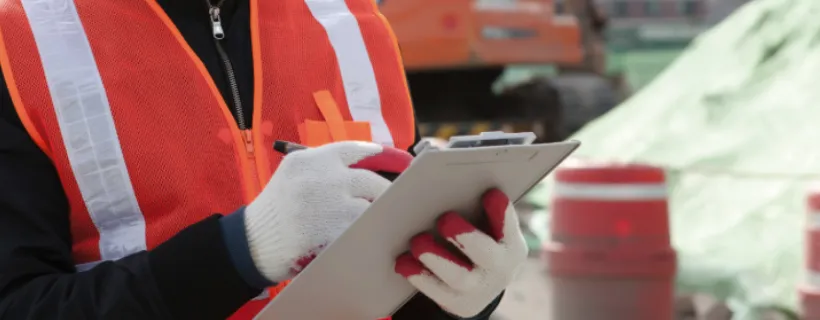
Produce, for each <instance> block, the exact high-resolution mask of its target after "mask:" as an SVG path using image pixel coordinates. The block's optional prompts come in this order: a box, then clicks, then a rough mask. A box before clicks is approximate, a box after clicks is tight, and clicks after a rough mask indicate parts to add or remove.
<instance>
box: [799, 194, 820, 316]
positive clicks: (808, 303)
mask: <svg viewBox="0 0 820 320" xmlns="http://www.w3.org/2000/svg"><path fill="white" fill-rule="evenodd" d="M807 207H808V210H807V211H808V214H807V219H806V220H807V222H806V230H805V238H806V243H805V250H806V251H805V254H806V280H805V282H804V283H803V285H802V286H800V289H799V294H800V307H801V309H802V313H803V318H802V319H804V320H820V188H817V187H815V188H812V189H811V190H810V191H809V194H808V198H807Z"/></svg>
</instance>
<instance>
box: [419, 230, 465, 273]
mask: <svg viewBox="0 0 820 320" xmlns="http://www.w3.org/2000/svg"><path fill="white" fill-rule="evenodd" d="M410 252H411V253H412V254H413V257H415V258H416V259H418V260H419V261H421V260H422V258H421V256H422V255H423V254H426V253H430V254H434V255H436V256H438V257H440V258H443V259H446V260H448V261H450V262H452V263H454V264H456V265H458V266H460V267H462V268H464V269H466V270H467V271H472V270H473V265H472V264H471V263H468V262H466V261H464V259H461V258H459V257H458V256H456V255H455V254H453V253H452V252H450V250H447V248H445V247H444V246H442V245H441V244H438V243H437V242H436V239H435V238H434V237H433V235H432V234H429V233H422V234H419V235H417V236H415V237H413V239H411V240H410Z"/></svg>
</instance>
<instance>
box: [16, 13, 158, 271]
mask: <svg viewBox="0 0 820 320" xmlns="http://www.w3.org/2000/svg"><path fill="white" fill-rule="evenodd" d="M22 4H23V8H24V9H25V11H26V15H27V16H28V19H29V24H30V25H31V31H32V33H33V34H34V40H35V42H36V43H37V49H38V51H39V53H40V60H41V61H42V63H43V71H45V77H46V81H47V82H48V89H49V91H50V92H51V101H52V103H53V104H54V111H55V112H56V114H57V122H58V123H59V126H60V133H61V134H62V136H63V143H64V144H65V147H66V152H67V153H68V160H69V162H70V164H71V170H72V171H73V172H74V177H75V179H76V180H77V185H78V186H79V188H80V193H81V194H82V196H83V200H84V201H85V204H86V207H88V213H89V214H90V215H91V220H92V221H94V224H95V225H96V227H97V230H98V231H99V234H100V244H99V246H100V255H101V257H102V259H104V260H115V259H119V258H122V257H125V256H127V255H130V254H132V253H134V252H137V251H140V250H145V248H146V244H145V219H144V218H143V216H142V213H141V212H140V208H139V205H138V204H137V199H136V197H135V196H134V189H133V188H132V186H131V179H130V178H129V176H128V169H127V168H126V166H125V160H124V159H123V156H122V149H121V148H120V141H119V138H118V137H117V131H116V128H115V127H114V119H113V117H112V116H111V110H110V108H109V104H108V97H107V96H106V94H105V88H103V83H102V79H101V78H100V72H99V70H98V69H97V64H96V62H95V60H94V54H93V53H92V52H91V46H90V44H89V43H88V38H87V37H86V34H85V30H84V29H83V26H82V23H81V22H80V17H79V15H78V14H77V8H76V7H75V6H74V2H73V1H72V0H22Z"/></svg>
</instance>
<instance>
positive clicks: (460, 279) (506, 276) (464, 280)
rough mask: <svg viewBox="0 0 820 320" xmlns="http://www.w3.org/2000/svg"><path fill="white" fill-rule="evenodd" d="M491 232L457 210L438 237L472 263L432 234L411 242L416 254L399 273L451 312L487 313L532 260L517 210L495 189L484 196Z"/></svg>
mask: <svg viewBox="0 0 820 320" xmlns="http://www.w3.org/2000/svg"><path fill="white" fill-rule="evenodd" d="M482 201H483V204H484V210H485V211H486V215H487V220H488V222H489V230H488V231H489V234H487V233H484V232H482V231H479V230H478V229H476V228H475V227H474V226H473V225H472V224H470V223H469V222H467V221H466V220H464V218H462V217H461V216H459V215H458V214H457V213H455V212H448V213H445V214H444V215H442V216H441V217H440V218H439V220H438V223H437V230H438V233H439V234H440V235H441V236H442V237H443V238H445V239H447V241H449V242H450V243H452V244H453V245H455V247H456V248H458V249H459V250H461V252H462V253H464V256H465V257H466V258H467V259H469V262H468V261H467V260H466V259H464V258H462V257H460V256H457V255H455V254H453V253H452V252H450V251H449V250H448V249H447V248H446V247H445V246H444V245H442V244H440V243H437V242H436V240H435V239H434V238H433V235H432V234H430V233H423V234H420V235H417V236H415V237H414V238H413V239H412V240H411V241H410V253H407V254H404V255H402V256H399V257H398V258H397V259H396V272H397V273H399V274H401V275H402V276H404V277H405V278H407V280H409V281H410V283H411V284H412V285H413V286H415V287H416V288H417V289H418V290H419V291H420V292H421V293H423V294H424V295H426V296H427V297H429V298H430V299H432V300H433V301H435V302H436V303H438V305H439V306H440V307H441V308H442V309H444V310H445V311H447V312H449V313H451V314H453V315H455V316H459V317H462V318H471V317H474V316H476V315H478V314H479V313H481V311H482V310H484V309H485V308H486V307H487V306H488V305H489V304H490V303H491V302H493V300H494V299H496V298H497V297H498V295H500V294H501V292H502V291H504V289H505V288H506V287H507V286H508V285H509V284H510V282H512V280H513V277H514V276H515V274H516V273H517V271H518V269H519V267H520V266H521V265H522V264H523V263H524V262H525V261H526V259H527V244H526V242H525V241H524V235H523V234H522V233H521V229H520V228H519V225H518V216H517V214H516V212H515V209H514V207H513V205H512V203H510V201H509V199H508V198H507V196H506V195H504V193H502V192H501V191H499V190H496V189H494V190H490V191H489V192H487V193H486V194H484V196H483V198H482Z"/></svg>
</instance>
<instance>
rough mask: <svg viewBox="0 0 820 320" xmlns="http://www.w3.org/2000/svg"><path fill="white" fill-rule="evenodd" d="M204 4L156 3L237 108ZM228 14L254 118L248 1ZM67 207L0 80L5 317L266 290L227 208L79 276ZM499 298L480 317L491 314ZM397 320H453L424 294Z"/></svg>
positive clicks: (94, 314) (202, 304)
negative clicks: (242, 254)
mask: <svg viewBox="0 0 820 320" xmlns="http://www.w3.org/2000/svg"><path fill="white" fill-rule="evenodd" d="M205 1H206V0H158V2H159V3H160V5H161V6H162V7H163V8H164V9H165V11H166V13H167V14H168V16H170V18H171V20H173V22H174V23H175V24H176V26H177V28H178V29H179V30H180V32H181V33H182V35H183V36H184V37H185V40H186V41H187V42H188V43H189V44H190V46H191V47H192V48H193V50H194V51H195V52H196V53H197V55H198V56H199V58H200V59H201V60H202V61H203V63H204V64H205V66H206V67H207V69H208V71H209V72H210V74H211V77H212V78H213V79H214V81H215V83H216V85H217V86H218V87H219V89H220V91H221V92H222V94H223V96H224V97H227V99H225V100H226V101H228V102H229V106H230V101H231V99H230V94H231V93H230V87H229V86H228V84H227V80H226V79H227V78H226V75H225V73H224V68H223V65H222V63H221V61H220V60H219V58H218V55H217V52H216V48H215V46H214V42H213V38H212V34H211V31H210V25H209V20H208V16H207V14H208V11H207V10H208V7H207V6H206V2H205ZM222 12H223V13H222V18H223V24H225V26H226V30H225V33H226V38H225V40H223V41H225V43H224V44H225V49H226V51H227V54H228V56H229V57H230V58H231V60H232V62H233V65H234V69H235V72H236V76H237V82H238V84H239V93H240V97H241V99H242V100H243V102H244V103H243V105H244V106H245V109H244V112H243V114H236V111H235V110H233V108H231V112H232V113H234V114H233V115H234V117H244V118H245V119H250V118H251V114H252V110H251V109H250V106H253V102H252V99H253V92H252V90H253V68H252V61H253V59H252V58H251V57H252V54H251V41H250V19H249V5H248V1H247V0H227V1H226V2H225V3H224V4H223V8H222ZM124 23H127V22H124ZM283 45H286V44H283ZM180 121H185V119H180ZM247 122H248V123H250V121H247ZM68 212H69V208H68V202H67V199H66V196H65V193H64V191H63V188H62V185H61V183H60V180H59V178H58V176H57V172H56V170H55V168H54V166H53V165H52V163H51V162H50V160H49V158H48V157H47V156H46V155H45V154H44V153H43V152H42V151H41V150H40V149H39V148H38V147H37V146H36V145H35V143H34V142H33V141H32V140H31V138H30V137H29V136H28V134H27V133H26V131H25V129H24V128H23V126H22V124H21V122H20V119H19V118H18V116H17V114H16V112H15V111H14V108H13V105H12V101H11V98H10V96H9V92H8V88H7V87H6V84H5V83H4V81H3V79H2V77H0V319H15V320H17V319H71V320H75V319H117V320H125V319H224V318H226V317H227V316H229V315H230V314H231V313H233V312H234V311H235V310H237V309H238V308H239V307H240V306H242V305H243V304H244V303H245V302H246V301H248V300H250V299H251V298H253V297H255V296H256V295H257V294H259V293H260V292H261V290H260V289H257V288H255V287H253V286H250V285H249V284H248V283H246V282H245V281H243V278H242V277H241V276H240V274H239V273H238V272H237V271H236V268H235V267H234V265H233V264H232V262H231V259H230V255H229V251H228V247H227V246H226V244H225V241H224V238H223V232H222V231H221V227H220V225H221V223H220V220H221V219H222V216H221V215H219V214H214V215H213V216H211V217H209V218H207V219H205V220H203V221H201V222H199V223H196V224H194V225H192V226H190V227H188V228H186V229H185V230H183V231H182V232H180V233H179V234H177V235H176V236H174V237H172V238H171V239H170V240H168V241H167V242H165V243H163V244H161V245H160V246H158V247H157V248H155V249H153V250H151V251H148V252H140V253H137V254H134V255H131V256H128V257H126V258H123V259H121V260H119V261H116V262H107V263H103V264H100V265H98V266H97V267H95V268H94V269H92V270H90V271H87V272H82V273H75V271H76V270H75V268H74V261H73V259H72V256H71V245H72V244H71V236H70V232H69V229H70V227H69V226H70V224H69V215H68ZM497 302H498V301H496V302H495V303H493V304H492V305H491V306H489V307H488V309H487V310H486V312H485V313H484V314H482V315H481V316H479V317H477V318H476V319H488V318H489V313H490V312H492V310H493V309H495V306H496V305H497ZM306 303H308V302H306ZM394 319H395V320H405V319H407V320H409V319H413V320H416V319H430V320H435V319H442V320H443V319H452V318H451V317H449V316H448V315H446V314H445V313H444V312H442V311H441V310H440V309H439V308H438V307H437V306H436V305H435V304H434V303H432V302H431V301H430V300H429V299H427V298H424V297H416V298H414V299H413V300H412V301H411V302H410V303H409V304H407V305H406V306H405V307H404V308H402V309H401V310H400V311H399V312H398V313H397V314H396V315H395V316H394Z"/></svg>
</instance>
